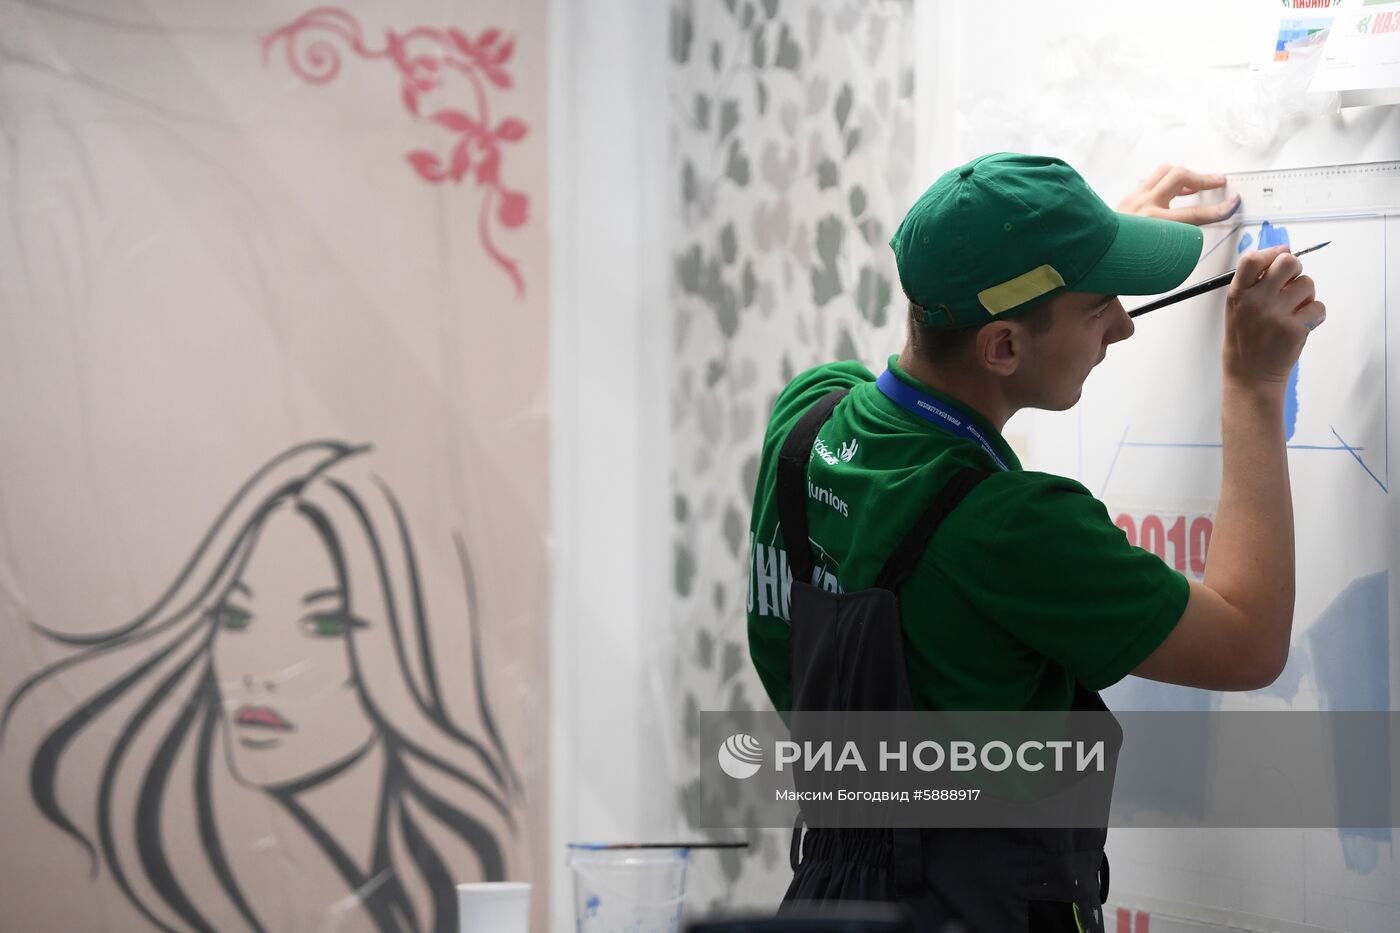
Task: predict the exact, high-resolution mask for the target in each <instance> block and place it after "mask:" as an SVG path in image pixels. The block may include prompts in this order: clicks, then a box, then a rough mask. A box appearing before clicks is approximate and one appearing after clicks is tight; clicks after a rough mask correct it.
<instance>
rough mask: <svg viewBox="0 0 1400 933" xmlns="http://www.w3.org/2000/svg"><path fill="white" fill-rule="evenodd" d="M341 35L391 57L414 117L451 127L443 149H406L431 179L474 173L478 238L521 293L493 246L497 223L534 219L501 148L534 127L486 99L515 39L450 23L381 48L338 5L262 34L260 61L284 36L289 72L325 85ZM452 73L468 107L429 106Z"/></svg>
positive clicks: (366, 53) (359, 49)
mask: <svg viewBox="0 0 1400 933" xmlns="http://www.w3.org/2000/svg"><path fill="white" fill-rule="evenodd" d="M337 39H338V40H340V41H341V42H343V43H344V44H345V45H346V46H347V47H348V48H349V50H350V51H352V52H353V53H354V54H355V55H357V56H359V57H360V58H363V59H367V60H369V59H388V60H389V61H390V62H391V63H392V64H393V65H394V68H395V69H397V70H398V73H399V78H400V80H401V81H402V89H401V91H400V97H401V99H402V101H403V105H404V109H406V110H407V111H408V112H409V113H410V114H412V116H413V117H414V119H416V120H419V121H426V122H430V123H435V124H437V125H438V126H440V127H442V128H443V129H444V130H446V131H447V132H448V133H451V134H453V136H454V137H455V142H453V143H451V144H450V145H449V146H448V147H447V149H446V150H444V151H443V152H432V151H429V150H427V149H415V150H414V151H412V152H409V153H407V155H406V158H407V159H408V163H409V165H411V166H413V170H414V171H415V172H417V173H418V176H419V177H420V178H422V179H423V180H424V181H426V182H428V183H430V184H442V183H443V182H449V181H450V182H453V183H460V182H461V181H462V180H463V179H466V178H468V177H470V178H471V179H472V181H473V182H474V183H475V184H476V186H477V187H478V188H481V189H482V190H483V191H484V192H485V194H484V197H483V198H482V200H481V209H480V212H479V213H478V216H477V231H478V233H479V235H480V237H481V245H482V246H483V247H484V248H485V250H486V253H487V255H489V256H490V257H491V260H492V261H493V262H495V263H496V265H498V266H500V267H501V269H503V270H504V271H505V273H506V275H508V276H510V280H511V281H512V282H514V283H515V290H516V293H517V294H519V295H523V294H524V293H525V280H524V279H523V278H522V277H521V275H520V268H519V265H518V264H517V263H516V261H515V260H513V259H511V258H510V257H508V256H506V255H505V254H504V253H502V252H501V251H500V249H499V248H498V247H497V246H496V243H495V241H494V240H493V239H492V230H493V228H494V227H496V226H500V227H505V228H508V229H509V228H516V227H521V226H524V224H525V222H526V221H527V220H529V216H530V199H529V197H528V196H527V195H526V194H525V193H524V192H523V191H515V190H513V189H511V188H508V187H507V186H506V185H505V184H503V183H502V182H501V151H502V147H503V146H504V145H507V144H510V143H515V142H519V141H520V140H521V139H523V138H524V137H525V135H526V134H527V133H528V132H529V131H530V128H529V126H528V125H527V124H526V123H524V122H523V121H521V120H518V119H516V118H515V117H506V118H504V119H502V120H500V121H499V122H495V121H493V120H492V117H491V111H490V106H489V103H488V100H487V92H488V85H490V86H491V87H494V88H497V89H500V90H509V89H510V87H511V86H512V82H511V77H510V73H509V72H508V71H507V70H506V63H507V62H509V61H510V57H511V55H512V54H514V52H515V40H514V39H512V38H508V37H506V36H503V35H502V34H501V31H500V30H499V29H485V30H482V31H481V32H480V33H478V34H477V35H476V36H474V37H473V36H469V35H467V34H466V33H464V32H462V31H461V30H460V29H454V28H451V27H448V28H446V29H433V28H431V27H418V28H415V29H410V30H408V31H407V32H402V33H399V32H395V31H393V30H392V29H388V30H385V38H384V47H383V48H380V49H376V48H372V47H370V46H369V45H368V44H367V43H366V42H365V38H364V31H363V30H362V29H361V28H360V24H359V22H358V21H357V20H356V19H355V17H353V16H351V15H350V14H349V13H347V12H345V11H344V10H341V9H337V8H335V7H317V8H316V9H314V10H311V11H310V12H308V13H305V14H303V15H302V16H301V17H299V18H298V19H297V20H295V21H294V22H292V23H290V24H288V25H286V26H283V27H282V28H281V29H279V30H277V31H276V32H274V33H271V34H270V35H267V36H264V37H263V40H262V52H263V62H264V63H266V62H267V59H268V56H269V55H270V54H271V52H272V50H273V48H274V47H275V46H276V45H277V44H278V43H280V42H285V43H286V58H287V66H288V67H289V68H290V69H291V70H292V73H293V74H295V75H296V76H297V77H299V78H301V79H302V80H304V81H306V82H308V83H310V84H326V83H328V82H330V81H332V80H333V79H334V78H335V76H336V75H337V74H339V73H340V56H341V52H340V48H339V47H338V45H337V43H336V41H333V40H337ZM451 74H460V75H462V76H463V77H464V78H465V80H466V84H467V87H468V88H469V89H470V92H471V94H470V99H469V100H468V101H467V103H468V104H469V105H470V106H468V107H466V108H465V109H461V108H455V107H440V108H434V107H431V106H430V103H431V102H430V101H429V99H428V98H429V97H430V95H431V92H433V91H435V90H439V89H441V88H443V82H444V79H445V78H447V77H449V76H450V75H451ZM439 96H441V95H439Z"/></svg>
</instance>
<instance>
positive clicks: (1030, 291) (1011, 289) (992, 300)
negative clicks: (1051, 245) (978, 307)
mask: <svg viewBox="0 0 1400 933" xmlns="http://www.w3.org/2000/svg"><path fill="white" fill-rule="evenodd" d="M1064 284H1065V280H1064V279H1062V278H1060V273H1058V272H1056V271H1055V267H1054V266H1052V265H1048V264H1047V265H1043V266H1039V267H1037V268H1035V269H1032V270H1031V271H1029V272H1026V273H1024V274H1022V275H1018V276H1016V278H1014V279H1008V280H1007V281H1005V282H1002V283H1001V284H1000V285H993V286H992V287H991V288H987V289H983V290H982V291H980V292H978V293H977V300H978V301H980V302H982V307H984V308H986V309H987V313H988V314H1001V313H1002V312H1003V311H1007V310H1010V309H1011V308H1015V307H1017V306H1018V305H1023V304H1025V303H1026V302H1028V301H1030V300H1031V299H1032V298H1039V297H1040V296H1041V295H1044V294H1045V293H1046V292H1052V291H1054V290H1055V289H1057V288H1059V287H1061V286H1062V285H1064Z"/></svg>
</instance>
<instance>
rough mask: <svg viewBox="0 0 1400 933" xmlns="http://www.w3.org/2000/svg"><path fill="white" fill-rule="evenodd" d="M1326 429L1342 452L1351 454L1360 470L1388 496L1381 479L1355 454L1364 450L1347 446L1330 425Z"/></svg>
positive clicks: (1387, 490)
mask: <svg viewBox="0 0 1400 933" xmlns="http://www.w3.org/2000/svg"><path fill="white" fill-rule="evenodd" d="M1327 427H1328V429H1329V430H1331V432H1332V436H1333V437H1335V438H1336V439H1337V443H1339V444H1341V445H1342V450H1345V451H1346V452H1347V453H1349V454H1351V455H1352V457H1354V458H1355V459H1356V462H1357V463H1359V464H1361V469H1363V470H1365V471H1366V473H1367V474H1368V475H1369V476H1370V477H1371V479H1373V480H1375V481H1376V485H1377V486H1379V487H1381V492H1383V493H1385V494H1386V495H1390V490H1389V489H1387V488H1386V485H1385V483H1382V482H1381V478H1380V477H1379V476H1377V475H1376V474H1375V473H1373V472H1372V471H1371V468H1370V467H1368V466H1367V465H1366V461H1365V460H1362V459H1361V454H1359V453H1357V451H1358V450H1363V449H1364V448H1361V447H1352V446H1350V445H1349V444H1347V442H1346V441H1344V440H1342V436H1341V435H1340V434H1338V433H1337V429H1336V428H1334V427H1332V426H1331V425H1330V424H1329V425H1328V426H1327ZM1386 457H1387V460H1389V451H1387V452H1386Z"/></svg>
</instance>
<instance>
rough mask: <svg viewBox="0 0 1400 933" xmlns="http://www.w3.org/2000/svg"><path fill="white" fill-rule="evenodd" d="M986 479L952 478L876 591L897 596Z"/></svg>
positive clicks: (966, 473) (963, 474)
mask: <svg viewBox="0 0 1400 933" xmlns="http://www.w3.org/2000/svg"><path fill="white" fill-rule="evenodd" d="M986 478H987V473H986V472H985V471H983V470H976V469H973V468H972V467H963V468H962V469H961V470H959V471H958V472H957V473H955V474H953V478H952V479H950V480H949V481H948V485H946V486H944V487H943V489H942V490H941V491H940V492H939V493H938V495H937V496H935V497H934V499H933V502H932V503H930V504H929V507H928V508H927V509H925V510H924V513H923V514H922V515H920V516H919V518H918V520H917V521H915V522H914V525H913V527H911V528H910V529H909V530H908V531H907V532H905V534H904V537H903V538H902V539H900V542H899V544H898V545H897V546H896V547H895V549H894V552H893V553H892V554H890V556H889V559H888V560H886V561H885V566H884V567H883V568H882V569H881V570H880V575H879V576H878V577H876V578H875V583H874V586H875V587H876V588H877V589H882V590H889V591H890V592H891V593H897V592H898V591H899V588H900V587H901V586H902V585H903V584H904V581H905V580H907V579H909V575H910V574H912V573H913V572H914V567H915V566H916V565H917V564H918V563H919V558H921V557H923V556H924V551H926V550H928V543H929V539H930V538H932V537H933V533H934V532H935V531H937V530H938V526H939V525H941V524H943V519H945V518H947V517H948V514H949V513H950V512H952V511H953V509H955V508H957V507H958V503H960V502H962V501H963V499H964V498H965V497H966V496H967V494H968V493H970V492H972V490H974V489H976V488H977V484H978V483H981V482H982V480H984V479H986ZM788 553H789V554H791V553H792V551H791V547H789V550H788ZM794 574H795V571H794Z"/></svg>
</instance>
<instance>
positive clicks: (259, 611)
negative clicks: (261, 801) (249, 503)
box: [209, 501, 378, 787]
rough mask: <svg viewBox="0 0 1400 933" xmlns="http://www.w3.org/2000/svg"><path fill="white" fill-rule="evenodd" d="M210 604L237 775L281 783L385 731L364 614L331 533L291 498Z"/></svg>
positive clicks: (272, 514)
mask: <svg viewBox="0 0 1400 933" xmlns="http://www.w3.org/2000/svg"><path fill="white" fill-rule="evenodd" d="M249 547H250V549H251V550H250V553H249V554H248V556H247V558H246V560H245V561H244V563H243V566H242V568H241V569H240V571H239V573H238V575H237V576H236V577H235V578H234V580H233V582H232V583H231V584H230V585H229V587H228V589H227V591H226V592H225V594H224V596H223V597H222V599H221V600H220V601H219V602H218V603H217V604H216V605H215V606H214V607H213V608H212V609H210V610H209V621H210V624H212V625H213V626H214V627H215V628H216V631H215V633H214V636H213V643H212V646H211V655H212V661H213V669H214V678H215V680H216V682H217V684H218V687H219V695H220V707H221V715H222V725H223V727H224V730H225V732H224V734H225V736H226V737H227V739H226V744H227V749H228V757H229V762H230V764H231V766H232V768H233V771H234V774H235V775H236V776H237V777H238V778H239V779H240V780H241V781H244V782H245V783H249V784H253V785H256V786H261V787H276V786H279V785H285V784H288V783H290V782H295V781H297V780H298V779H301V778H304V777H306V776H308V775H311V774H314V773H315V772H317V771H320V770H322V769H324V768H326V767H327V766H330V765H334V764H336V763H338V762H341V761H344V760H346V759H349V758H351V757H353V756H355V755H357V754H359V753H360V752H361V751H362V750H363V749H364V748H365V747H366V746H367V745H368V744H369V743H370V742H371V741H373V740H374V738H375V736H376V735H377V733H378V730H377V728H376V726H375V723H374V721H373V720H372V719H371V718H370V716H369V714H368V712H367V711H366V710H365V707H364V704H363V703H362V702H361V699H360V691H359V685H358V683H357V680H356V677H355V673H354V668H353V666H352V663H351V654H350V645H349V643H348V639H349V638H351V637H353V634H354V632H355V631H356V630H359V629H362V628H364V627H366V626H368V625H370V624H371V623H370V622H368V621H366V620H364V619H362V618H359V617H356V616H355V615H353V614H352V612H351V607H350V606H349V605H348V603H347V596H346V593H345V590H344V587H343V583H342V581H341V579H340V576H339V574H338V573H337V570H336V564H335V561H334V560H333V558H332V555H331V553H330V552H329V551H328V549H327V544H326V541H325V539H324V538H323V537H322V536H321V534H320V533H319V532H318V531H317V529H316V527H315V526H314V525H313V524H312V523H311V521H310V520H309V519H308V518H307V517H306V516H304V515H302V514H301V513H300V512H298V510H297V508H296V504H295V502H294V501H285V502H283V503H282V504H281V505H279V506H277V507H276V508H275V509H274V510H273V511H271V512H270V513H269V514H268V515H267V516H266V517H265V518H264V519H263V521H262V523H261V526H260V528H259V530H258V531H257V533H256V535H255V537H254V538H253V539H252V541H251V542H250V544H249Z"/></svg>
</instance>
